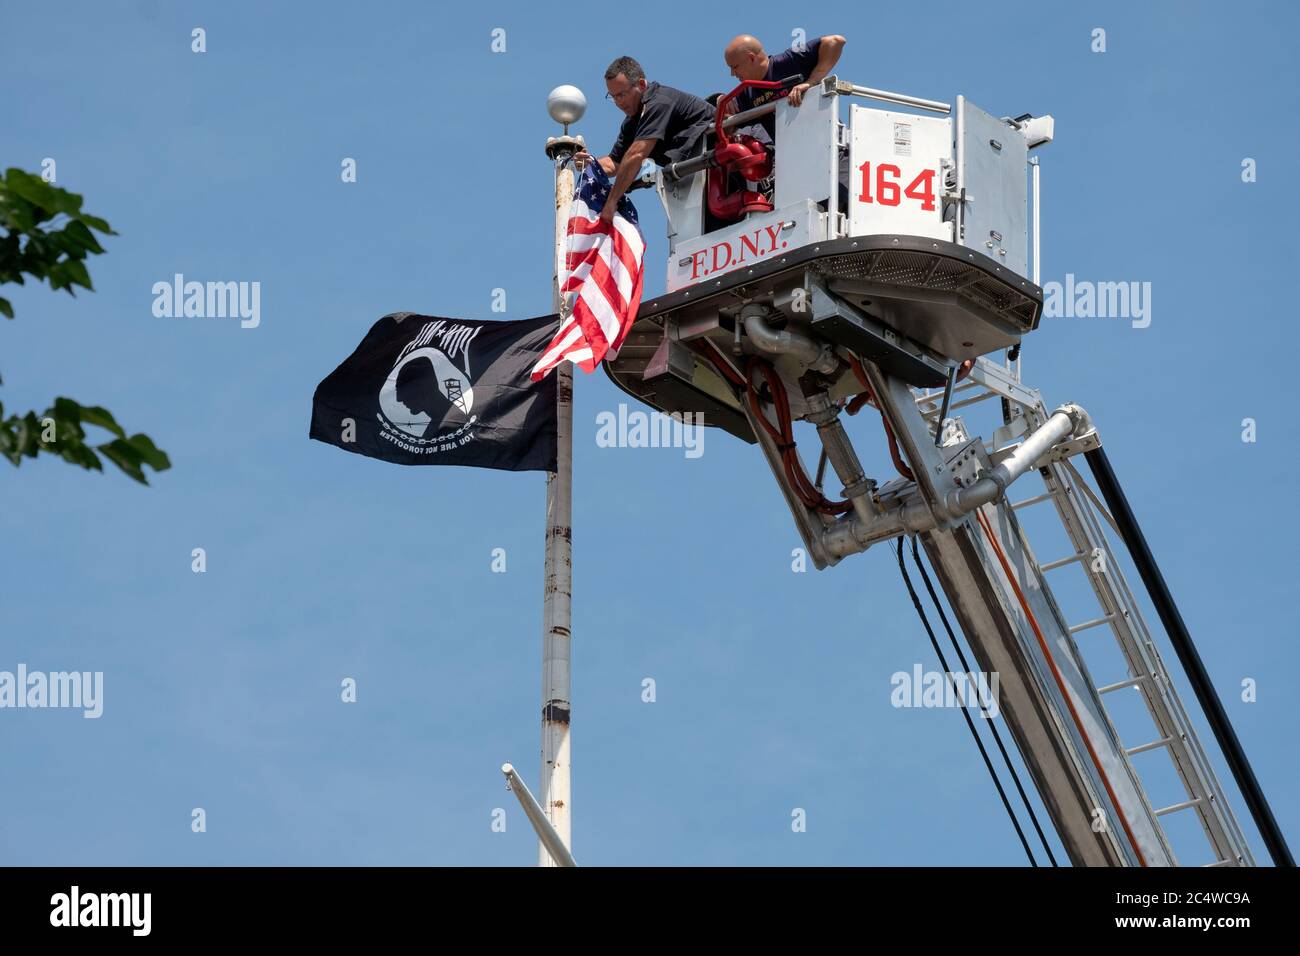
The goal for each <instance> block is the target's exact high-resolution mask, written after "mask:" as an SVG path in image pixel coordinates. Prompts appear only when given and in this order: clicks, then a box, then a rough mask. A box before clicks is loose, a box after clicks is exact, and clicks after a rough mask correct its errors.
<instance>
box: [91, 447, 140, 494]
mask: <svg viewBox="0 0 1300 956" xmlns="http://www.w3.org/2000/svg"><path fill="white" fill-rule="evenodd" d="M99 451H100V453H101V454H103V456H104V457H105V458H107V459H108V460H109V461H111V462H112V463H113V464H115V465H117V467H118V468H120V469H122V471H124V472H125V473H126V474H127V476H128V477H130V478H134V479H135V480H136V481H138V482H140V484H142V485H147V484H149V480H148V479H147V478H145V476H144V472H143V471H142V470H141V469H140V461H141V458H140V453H139V452H138V451H137V450H136V449H135V447H134V446H132V445H131V444H129V443H128V442H126V441H125V440H124V439H121V438H115V439H113V440H112V441H111V442H108V443H107V444H105V445H100V446H99Z"/></svg>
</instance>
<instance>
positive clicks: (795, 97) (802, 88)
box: [786, 83, 812, 106]
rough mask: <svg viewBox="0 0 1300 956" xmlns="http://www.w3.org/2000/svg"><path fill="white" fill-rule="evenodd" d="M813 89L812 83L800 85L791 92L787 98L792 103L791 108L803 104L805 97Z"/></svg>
mask: <svg viewBox="0 0 1300 956" xmlns="http://www.w3.org/2000/svg"><path fill="white" fill-rule="evenodd" d="M811 89H812V84H811V83H800V84H799V85H798V86H796V87H794V88H793V89H792V90H790V95H789V96H788V97H786V99H788V100H789V101H790V105H791V106H798V105H799V104H800V103H802V102H803V95H804V94H805V93H807V92H808V91H809V90H811Z"/></svg>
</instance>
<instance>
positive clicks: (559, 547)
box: [537, 86, 587, 866]
mask: <svg viewBox="0 0 1300 956" xmlns="http://www.w3.org/2000/svg"><path fill="white" fill-rule="evenodd" d="M546 105H547V109H548V110H549V112H550V114H551V118H552V119H553V120H555V121H556V122H557V123H562V124H563V125H564V135H563V136H551V137H548V138H547V140H546V155H547V156H549V157H550V158H551V162H552V163H553V164H554V166H555V245H554V249H553V255H552V264H553V270H552V272H553V274H552V285H551V288H552V300H553V303H554V308H555V311H556V312H558V313H559V314H560V321H561V322H563V321H564V319H565V318H567V311H566V308H565V303H564V297H563V296H562V295H561V293H560V283H561V282H562V275H563V271H564V238H565V233H566V231H567V227H568V220H569V206H570V205H571V204H572V202H573V155H574V153H576V152H578V151H579V150H581V149H583V142H582V137H580V136H570V135H569V124H570V123H574V122H577V121H578V120H579V119H580V118H581V117H582V114H583V112H584V110H585V109H586V106H587V100H586V97H584V96H583V95H582V92H581V91H580V90H578V89H577V88H576V87H572V86H560V87H556V88H555V89H554V90H552V91H551V93H550V95H549V96H548V97H547V102H546ZM555 376H556V383H555V384H556V416H555V419H556V428H555V431H556V442H557V445H558V454H557V456H556V470H555V471H553V472H547V475H546V562H545V567H544V570H543V584H542V628H543V630H542V778H541V797H542V800H541V804H542V807H543V809H544V810H545V812H546V816H547V818H548V819H549V820H550V823H551V826H552V827H554V828H555V832H556V834H558V836H559V838H560V840H561V842H563V844H564V848H565V850H567V851H569V852H570V853H571V852H572V849H573V843H572V840H571V821H572V814H573V803H572V799H571V779H570V768H571V763H570V749H569V747H570V741H569V730H570V722H569V716H570V711H571V709H572V701H571V699H570V693H571V689H570V667H571V648H572V637H573V635H572V630H571V625H572V600H573V538H572V524H571V519H572V514H573V364H572V363H571V362H567V361H566V362H561V363H560V364H559V366H558V367H557V368H556V369H555ZM537 865H538V866H557V865H559V864H557V862H556V861H555V860H554V859H552V857H551V854H550V852H549V851H548V850H547V849H546V844H545V843H544V842H543V841H541V840H539V841H538V849H537Z"/></svg>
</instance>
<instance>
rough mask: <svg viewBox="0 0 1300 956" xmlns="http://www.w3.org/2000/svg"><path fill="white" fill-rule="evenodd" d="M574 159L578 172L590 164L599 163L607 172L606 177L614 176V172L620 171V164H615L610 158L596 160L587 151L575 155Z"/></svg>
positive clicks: (604, 157)
mask: <svg viewBox="0 0 1300 956" xmlns="http://www.w3.org/2000/svg"><path fill="white" fill-rule="evenodd" d="M573 159H574V168H575V169H578V170H581V169H582V167H584V166H586V165H587V164H588V163H599V164H600V168H601V169H603V170H604V171H605V175H606V176H612V175H614V170H616V169H618V163H616V162H614V160H612V159H610V158H609V157H608V156H602V157H600V159H596V158H595V157H593V156H592V155H591V153H589V152H587V151H586V150H585V149H584V150H583V151H582V152H580V153H574V154H573Z"/></svg>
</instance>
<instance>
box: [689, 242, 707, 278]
mask: <svg viewBox="0 0 1300 956" xmlns="http://www.w3.org/2000/svg"><path fill="white" fill-rule="evenodd" d="M703 258H704V250H703V249H701V250H700V251H699V252H692V253H691V281H692V282H694V281H695V280H696V279H698V278H699V277H700V260H701V259H703ZM705 275H708V273H707V272H706V273H705Z"/></svg>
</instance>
